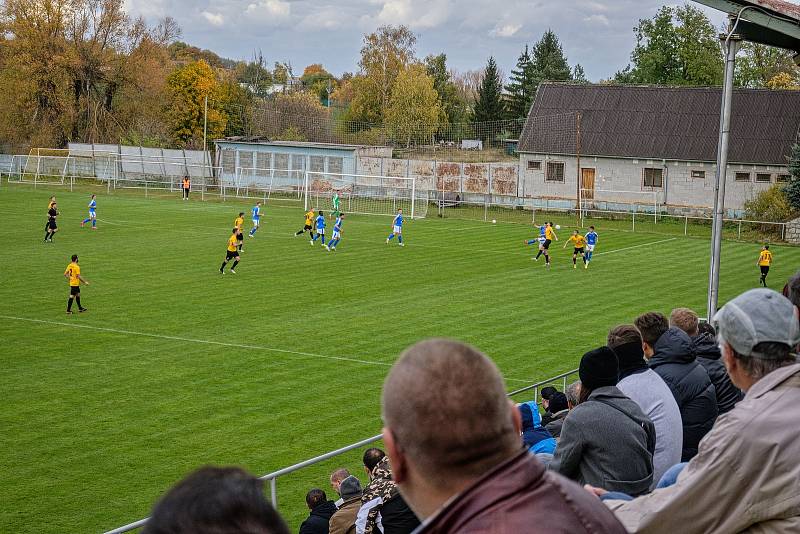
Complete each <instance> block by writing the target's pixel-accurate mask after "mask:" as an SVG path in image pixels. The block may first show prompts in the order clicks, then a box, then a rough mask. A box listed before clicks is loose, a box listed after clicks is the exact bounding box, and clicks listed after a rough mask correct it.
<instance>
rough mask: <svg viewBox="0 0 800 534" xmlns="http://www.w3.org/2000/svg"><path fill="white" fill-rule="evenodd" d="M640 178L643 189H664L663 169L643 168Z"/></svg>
mask: <svg viewBox="0 0 800 534" xmlns="http://www.w3.org/2000/svg"><path fill="white" fill-rule="evenodd" d="M642 176H643V182H642V183H643V184H644V186H645V187H664V169H659V168H656V167H645V168H644V169H642Z"/></svg>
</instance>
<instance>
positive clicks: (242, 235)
mask: <svg viewBox="0 0 800 534" xmlns="http://www.w3.org/2000/svg"><path fill="white" fill-rule="evenodd" d="M236 239H238V240H239V241H244V234H236Z"/></svg>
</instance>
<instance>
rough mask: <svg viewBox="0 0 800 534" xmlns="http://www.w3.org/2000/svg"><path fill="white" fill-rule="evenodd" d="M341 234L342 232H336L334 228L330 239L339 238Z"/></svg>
mask: <svg viewBox="0 0 800 534" xmlns="http://www.w3.org/2000/svg"><path fill="white" fill-rule="evenodd" d="M341 235H342V234H341V233H340V232H337V231H336V230H334V231H333V236H331V239H339V237H340V236H341Z"/></svg>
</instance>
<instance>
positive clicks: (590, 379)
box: [578, 347, 619, 389]
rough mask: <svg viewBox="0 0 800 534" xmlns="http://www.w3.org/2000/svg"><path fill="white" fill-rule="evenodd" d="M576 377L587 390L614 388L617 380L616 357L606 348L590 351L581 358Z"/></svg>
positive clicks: (617, 367)
mask: <svg viewBox="0 0 800 534" xmlns="http://www.w3.org/2000/svg"><path fill="white" fill-rule="evenodd" d="M578 375H579V376H580V377H581V385H583V386H585V387H586V388H588V389H597V388H601V387H603V386H616V385H617V382H618V380H619V362H618V361H617V355H616V354H614V351H613V350H611V349H610V348H608V347H600V348H597V349H594V350H590V351H589V352H587V353H586V354H584V355H583V358H581V365H580V368H579V369H578Z"/></svg>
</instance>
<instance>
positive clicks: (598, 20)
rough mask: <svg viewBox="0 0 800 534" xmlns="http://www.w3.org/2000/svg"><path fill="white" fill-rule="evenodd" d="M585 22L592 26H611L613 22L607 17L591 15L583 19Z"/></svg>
mask: <svg viewBox="0 0 800 534" xmlns="http://www.w3.org/2000/svg"><path fill="white" fill-rule="evenodd" d="M583 21H584V22H586V23H587V24H591V25H598V24H600V25H602V26H611V22H610V21H609V20H608V17H606V16H605V15H589V16H588V17H585V18H584V19H583Z"/></svg>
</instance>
